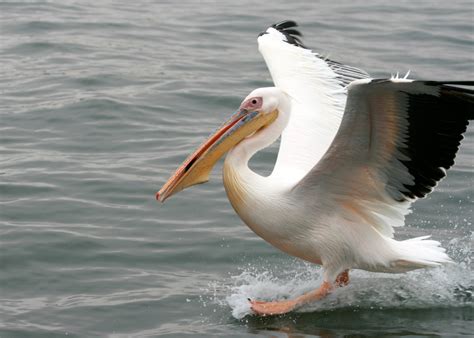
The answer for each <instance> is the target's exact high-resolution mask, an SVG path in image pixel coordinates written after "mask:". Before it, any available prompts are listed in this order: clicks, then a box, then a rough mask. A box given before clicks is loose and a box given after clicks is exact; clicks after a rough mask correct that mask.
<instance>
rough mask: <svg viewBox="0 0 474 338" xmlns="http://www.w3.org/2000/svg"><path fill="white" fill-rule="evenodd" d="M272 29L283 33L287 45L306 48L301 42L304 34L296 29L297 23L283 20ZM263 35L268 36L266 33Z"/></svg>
mask: <svg viewBox="0 0 474 338" xmlns="http://www.w3.org/2000/svg"><path fill="white" fill-rule="evenodd" d="M270 27H271V28H274V29H276V30H277V31H279V32H280V33H282V34H283V35H284V36H285V37H286V42H287V43H289V44H291V45H294V46H297V47H302V48H306V46H305V45H304V44H303V42H302V41H301V37H302V36H303V34H301V32H300V31H299V30H297V29H295V28H296V27H298V24H297V23H296V21H293V20H283V21H280V22H277V23H275V24H273V25H271V26H270ZM263 34H266V32H262V33H260V35H263ZM260 35H259V36H260Z"/></svg>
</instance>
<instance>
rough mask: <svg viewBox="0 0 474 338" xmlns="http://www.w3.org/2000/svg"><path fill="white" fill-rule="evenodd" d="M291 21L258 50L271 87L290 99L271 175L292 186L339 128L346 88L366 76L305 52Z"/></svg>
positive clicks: (268, 34)
mask: <svg viewBox="0 0 474 338" xmlns="http://www.w3.org/2000/svg"><path fill="white" fill-rule="evenodd" d="M296 26H297V25H296V23H295V22H293V21H283V22H280V23H278V24H275V25H273V26H271V27H269V28H268V29H267V30H266V31H265V32H263V33H262V34H260V36H259V38H258V47H259V50H260V53H261V54H262V55H263V58H264V59H265V62H266V64H267V66H268V69H269V71H270V74H271V76H272V79H273V82H274V83H275V86H276V87H278V88H280V89H282V90H283V91H284V92H286V93H287V94H288V95H289V96H290V97H291V99H292V109H291V115H290V121H289V123H288V126H287V127H286V128H285V130H284V132H283V134H282V138H281V144H280V150H279V152H278V158H277V161H276V164H275V168H274V170H273V173H272V175H280V176H281V177H282V179H283V178H285V179H286V180H290V181H291V183H293V184H296V182H298V181H299V180H300V179H301V178H303V176H304V175H305V174H307V173H308V172H309V170H311V168H312V167H314V165H315V164H316V163H317V162H318V161H319V160H320V159H321V157H322V156H323V155H324V153H325V152H326V150H327V149H328V147H329V145H330V144H331V142H332V140H333V139H334V136H335V135H336V132H337V130H338V128H339V125H340V122H341V119H342V115H343V112H344V107H345V104H346V98H347V94H346V86H347V85H348V84H349V83H350V82H352V81H353V80H356V79H361V78H367V77H369V75H368V74H367V73H366V72H364V71H362V70H360V69H357V68H354V67H350V66H346V65H343V64H341V63H338V62H335V61H332V60H329V59H326V58H323V57H322V56H321V55H319V54H317V53H314V52H312V51H311V50H310V49H307V48H306V47H305V46H304V45H303V44H302V42H301V33H300V32H299V31H297V30H296V29H295V27H296Z"/></svg>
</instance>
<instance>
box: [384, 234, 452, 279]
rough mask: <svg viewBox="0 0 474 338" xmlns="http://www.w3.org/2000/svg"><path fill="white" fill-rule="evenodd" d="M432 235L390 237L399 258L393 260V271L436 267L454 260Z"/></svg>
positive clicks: (391, 244)
mask: <svg viewBox="0 0 474 338" xmlns="http://www.w3.org/2000/svg"><path fill="white" fill-rule="evenodd" d="M429 238H430V236H422V237H416V238H410V239H407V240H405V241H396V240H393V239H388V240H389V242H390V246H391V247H392V249H393V251H394V252H395V254H396V257H397V259H395V260H394V261H392V262H391V264H390V265H391V267H392V268H393V272H404V271H409V270H415V269H420V268H427V267H435V266H440V265H442V264H447V263H452V262H453V261H452V260H451V258H449V256H448V255H447V254H446V249H444V248H443V247H441V243H439V242H438V241H434V240H432V239H429Z"/></svg>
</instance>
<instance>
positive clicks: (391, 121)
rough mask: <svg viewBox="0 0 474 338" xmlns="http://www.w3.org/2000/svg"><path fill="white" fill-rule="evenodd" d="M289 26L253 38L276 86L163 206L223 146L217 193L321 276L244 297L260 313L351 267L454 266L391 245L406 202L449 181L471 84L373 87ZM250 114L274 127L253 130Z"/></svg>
mask: <svg viewBox="0 0 474 338" xmlns="http://www.w3.org/2000/svg"><path fill="white" fill-rule="evenodd" d="M295 27H296V24H295V23H294V22H292V21H284V22H281V23H279V24H275V25H273V26H272V27H270V28H268V29H267V30H266V32H264V33H262V34H261V35H260V36H259V38H258V46H259V50H260V52H261V54H262V55H263V57H264V59H265V62H266V63H267V66H268V69H269V71H270V73H271V76H272V79H273V81H274V84H275V87H269V88H260V89H256V90H254V91H253V92H252V93H250V94H249V95H248V96H247V97H246V98H245V99H244V101H243V103H242V105H241V107H240V108H241V109H240V111H239V113H238V114H236V115H235V116H234V117H232V118H231V120H229V122H227V123H226V124H225V125H224V126H223V127H222V129H220V130H219V131H218V132H216V133H215V134H214V135H212V136H211V137H210V139H209V140H208V141H207V142H205V143H204V144H203V146H201V147H200V148H199V149H198V150H197V151H196V152H195V153H193V155H191V156H190V157H189V158H188V159H187V160H186V161H185V163H184V164H183V165H182V166H181V167H180V168H179V169H178V171H177V172H176V174H175V175H174V176H173V177H172V178H171V179H170V181H168V183H167V184H166V185H165V186H164V187H163V188H162V190H160V192H159V194H158V198H159V199H160V200H164V199H166V198H167V197H168V196H169V195H171V194H172V193H173V192H174V191H175V190H176V191H179V190H181V189H183V188H185V187H187V186H190V185H192V184H196V183H201V182H203V181H205V179H206V177H205V175H202V172H203V171H204V172H205V173H207V172H208V171H209V170H210V168H212V165H213V163H214V162H215V161H216V160H217V159H216V157H217V155H215V156H213V155H214V154H219V157H220V156H221V154H223V153H224V152H225V151H227V150H228V155H227V157H226V160H225V163H224V186H225V188H226V192H227V194H228V197H229V200H230V202H231V204H232V205H233V207H234V208H235V210H236V212H237V213H238V214H239V216H240V217H241V218H242V220H243V221H244V222H245V223H246V224H247V225H248V226H249V227H250V228H251V229H252V230H253V231H254V232H255V233H256V234H258V235H259V236H261V237H262V238H263V239H265V240H266V241H268V242H269V243H271V244H272V245H274V246H275V247H277V248H279V249H281V250H282V251H284V252H286V253H288V254H290V255H293V256H296V257H299V258H302V259H304V260H307V261H310V262H313V263H316V264H321V265H322V266H323V269H324V282H323V285H322V286H321V287H320V288H319V289H317V290H316V291H313V292H310V293H308V294H305V295H302V296H300V297H298V298H297V299H295V300H288V301H282V302H268V303H266V302H252V309H253V310H254V311H255V312H256V313H259V314H275V313H284V312H287V311H290V310H292V309H293V308H295V307H296V306H298V305H301V304H303V303H306V302H308V301H311V300H315V299H318V298H321V297H323V296H324V295H325V294H327V293H328V292H329V291H330V290H331V288H332V287H333V286H334V285H345V284H346V283H347V282H348V271H349V269H364V270H369V271H377V272H397V273H398V272H404V271H409V270H413V269H417V268H423V267H433V266H438V265H440V264H444V263H448V262H451V260H450V258H449V257H448V256H447V255H446V253H445V250H444V249H443V248H442V247H441V246H440V243H439V242H437V241H435V240H431V239H429V236H423V237H418V238H412V239H409V240H405V241H397V240H395V239H393V232H394V230H393V227H397V226H403V225H404V219H405V215H406V214H407V213H408V212H409V208H410V205H411V203H412V202H413V201H415V200H416V199H417V198H420V197H424V196H425V195H426V194H428V193H429V192H431V190H432V189H433V187H434V186H436V184H437V182H438V181H439V180H440V179H442V178H443V177H444V176H445V175H446V170H447V169H449V168H450V167H451V166H452V165H453V164H454V157H455V154H456V151H457V150H458V147H459V145H460V141H461V139H462V134H463V133H464V132H465V130H466V126H467V124H468V121H469V120H471V119H473V118H474V108H473V103H474V99H473V95H474V91H473V90H471V89H466V88H465V87H466V86H473V85H474V82H434V81H414V80H409V79H406V78H398V77H396V78H391V79H379V80H374V79H371V78H369V75H368V74H367V73H366V72H364V71H362V70H360V69H357V68H354V67H351V66H346V65H343V64H340V63H338V62H334V61H332V60H328V59H324V58H322V57H321V56H320V55H318V54H317V53H313V52H312V51H311V50H309V49H307V48H306V47H304V46H303V45H302V43H301V40H300V35H301V34H300V33H299V32H298V31H297V30H295V29H294V28H295ZM459 85H461V86H463V87H459ZM255 116H260V117H262V118H266V120H265V121H272V122H265V123H264V122H259V123H257V122H255V123H254V124H255V127H254V128H253V129H251V128H250V127H249V126H250V125H252V123H253V122H252V121H253V120H252V119H254V117H255ZM257 124H258V125H257ZM245 128H247V129H248V130H247V129H246V130H247V131H246V132H245V133H244V132H242V135H240V136H236V135H237V134H238V132H239V131H242V130H243V129H245ZM280 135H281V143H280V149H279V152H278V157H277V160H276V164H275V167H274V169H273V171H272V173H271V175H269V176H268V177H263V176H260V175H258V174H257V173H255V172H253V171H252V170H251V169H250V168H249V167H248V161H249V160H250V158H251V157H252V156H253V155H254V154H255V153H256V152H257V151H259V150H260V149H263V148H265V147H267V146H269V145H270V144H272V143H273V142H275V141H276V140H277V139H278V138H279V137H280ZM229 140H231V141H229ZM226 142H227V143H226ZM209 158H212V161H211V160H209ZM196 173H199V175H197V176H196ZM193 175H195V176H196V177H197V178H192V177H193ZM189 177H191V178H189ZM203 177H204V178H203ZM186 180H187V181H186ZM183 182H184V183H183Z"/></svg>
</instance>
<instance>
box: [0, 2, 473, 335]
mask: <svg viewBox="0 0 474 338" xmlns="http://www.w3.org/2000/svg"><path fill="white" fill-rule="evenodd" d="M473 11H474V10H473V4H472V2H471V1H457V2H455V3H451V2H444V1H439V2H434V1H426V2H416V3H411V2H400V3H397V2H393V1H381V2H377V3H375V4H367V3H366V2H365V1H351V2H350V3H349V2H347V3H344V4H341V3H339V2H336V1H333V2H331V3H328V2H318V3H316V2H313V1H307V2H291V3H290V2H288V1H277V2H272V3H271V5H270V4H269V3H267V2H263V1H262V2H259V3H257V4H256V3H255V2H253V1H241V2H236V1H234V2H227V3H223V2H214V1H204V2H197V1H196V2H189V1H181V2H177V1H173V2H171V1H170V2H166V1H159V2H151V1H141V2H137V3H134V2H128V1H100V2H97V1H82V2H72V1H29V2H0V19H1V26H0V30H1V32H0V33H1V34H0V39H1V40H0V41H1V42H0V64H1V66H0V95H1V96H0V102H1V104H0V154H1V155H0V156H1V157H0V161H1V162H0V163H1V164H0V233H1V235H0V336H1V337H25V336H28V337H33V336H34V337H41V336H43V337H55V336H66V335H67V336H72V337H76V336H77V337H79V336H82V337H86V336H88V337H91V336H101V337H105V336H109V337H125V336H137V337H149V336H158V335H169V336H184V335H188V334H189V335H200V336H210V335H215V336H222V337H223V336H235V337H241V336H246V335H249V336H252V335H261V336H269V335H272V336H277V337H286V336H287V335H288V336H290V335H291V336H293V335H297V336H304V335H305V334H307V335H314V336H324V337H326V336H332V335H339V336H344V335H348V336H351V335H352V336H362V335H372V336H382V335H384V334H385V335H392V336H400V335H408V336H416V335H442V336H459V335H469V334H471V333H472V332H474V327H473V326H474V325H473V320H474V313H473V299H472V292H473V287H474V280H473V263H472V240H473V231H472V230H473V225H472V224H473V221H474V220H473V215H474V212H473V211H474V210H473V209H474V207H473V201H472V199H473V198H474V194H473V186H474V184H473V183H474V175H473V163H474V129H473V126H472V125H471V126H470V127H469V130H468V132H467V133H466V135H465V136H466V138H465V140H464V141H463V146H462V149H461V150H460V152H459V155H458V157H457V164H456V165H455V167H454V168H453V169H452V170H451V171H450V172H449V175H448V178H447V179H446V180H444V181H443V182H442V183H441V184H440V185H439V186H438V188H437V190H436V192H435V193H434V194H432V195H431V196H430V197H429V198H427V199H424V200H422V201H419V202H417V203H416V204H415V206H414V210H415V212H414V213H413V214H412V215H410V216H409V217H408V222H407V223H408V226H407V227H406V228H403V229H400V231H399V232H398V237H399V238H407V237H413V236H417V235H422V234H429V233H432V234H433V237H434V238H435V239H437V240H440V241H441V242H442V243H443V245H444V246H445V247H447V248H448V251H449V254H450V255H451V256H452V257H453V258H454V259H455V261H456V263H457V264H456V265H453V266H448V267H445V268H441V269H434V270H425V271H415V272H411V273H408V274H405V275H386V274H373V273H367V272H361V271H357V272H355V273H354V274H353V279H352V284H351V285H350V286H349V287H348V288H346V289H343V290H338V291H337V292H336V293H335V294H333V295H331V296H330V297H329V298H327V299H326V300H324V301H322V302H321V303H317V304H314V305H311V306H309V307H306V308H303V309H301V310H300V311H298V312H297V313H292V314H289V315H286V316H280V317H274V318H263V319H262V318H256V317H252V316H248V313H249V309H248V304H247V302H246V298H247V297H252V298H262V297H268V298H271V297H277V298H278V297H286V296H294V295H297V294H301V293H302V292H305V291H307V290H310V289H311V288H314V287H316V286H317V285H318V283H319V282H320V280H319V279H320V270H319V268H318V267H316V266H311V265H308V264H305V263H303V262H301V261H298V260H296V259H293V258H290V257H288V256H286V255H285V254H283V253H280V252H278V251H277V250H276V249H274V248H272V247H271V246H270V245H268V244H267V243H265V242H264V241H263V240H261V239H259V238H257V237H256V235H254V234H253V233H252V232H251V231H250V230H249V229H247V228H246V227H245V226H244V225H243V224H242V222H241V221H240V219H239V218H238V217H237V216H236V215H235V213H234V212H233V210H232V208H231V207H230V205H229V203H228V201H227V199H226V196H225V193H224V190H223V187H222V182H221V178H220V169H221V168H220V167H218V168H216V170H215V171H214V172H213V174H212V177H211V181H210V182H209V183H208V184H206V185H201V186H199V187H195V188H192V189H189V190H187V191H185V192H182V193H180V194H178V195H177V196H176V197H173V198H172V199H170V200H169V201H168V202H167V203H166V204H164V205H159V204H158V203H157V202H156V201H155V200H154V193H155V192H156V191H157V190H158V189H159V187H160V186H161V184H162V183H163V182H164V181H165V180H166V179H167V178H168V175H169V174H170V173H171V172H172V171H173V170H174V169H175V167H176V165H177V164H179V163H180V162H181V161H182V160H183V158H184V157H186V155H187V154H188V153H189V151H191V150H192V149H194V148H195V147H196V146H197V145H198V144H199V143H200V142H201V141H202V139H203V138H204V137H205V136H207V135H208V133H209V132H210V131H212V130H213V129H214V128H215V127H216V126H217V125H219V124H220V123H221V122H222V121H223V120H224V119H225V118H227V117H228V116H229V115H230V114H231V112H233V111H234V110H235V109H236V107H238V105H239V103H240V100H241V99H242V98H243V97H244V96H245V95H247V93H248V92H250V91H251V90H252V89H254V88H256V87H261V86H266V85H270V83H271V82H270V77H269V74H268V72H267V70H266V68H265V65H264V63H263V60H262V58H261V56H260V55H259V54H258V52H257V49H256V40H255V38H256V35H257V33H259V32H260V31H262V30H263V29H265V28H266V26H267V25H269V24H271V23H274V22H277V21H280V20H282V19H294V20H296V21H298V22H299V23H300V26H301V30H302V31H303V33H305V42H306V44H307V45H308V46H311V47H313V48H314V49H315V50H318V51H320V52H323V53H326V54H329V55H330V56H331V57H332V58H333V59H336V60H340V61H343V62H347V63H350V64H352V65H355V66H358V67H361V68H364V69H366V70H368V71H369V72H371V73H372V74H373V75H375V76H386V75H388V74H390V73H395V72H397V71H400V72H405V71H407V70H408V69H411V70H412V76H413V77H416V78H426V79H454V80H458V79H470V80H472V79H474V68H473V61H474V60H473V55H474V53H473V52H474V48H473V43H472V41H473V32H474V27H473V23H472V17H473ZM275 151H276V147H272V148H271V149H269V150H268V151H265V152H263V153H262V154H259V155H258V156H257V158H256V159H255V160H254V161H253V163H252V166H253V167H254V168H255V169H256V170H258V171H260V172H268V171H269V170H270V169H271V166H272V161H273V159H274V153H275Z"/></svg>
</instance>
